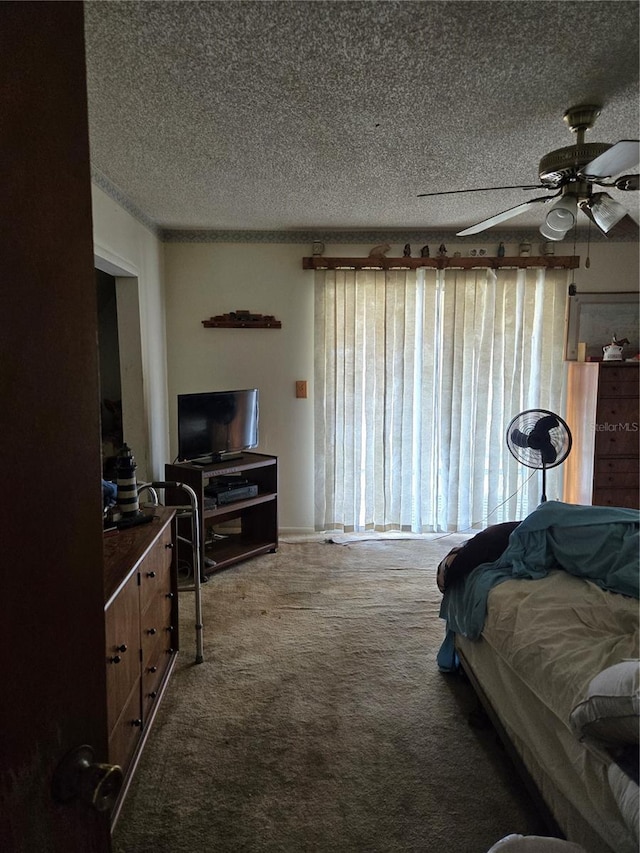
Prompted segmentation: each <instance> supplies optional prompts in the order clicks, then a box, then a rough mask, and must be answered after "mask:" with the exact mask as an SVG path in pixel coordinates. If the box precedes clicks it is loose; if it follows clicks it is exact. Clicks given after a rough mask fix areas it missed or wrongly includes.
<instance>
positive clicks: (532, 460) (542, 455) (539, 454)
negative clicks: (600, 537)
mask: <svg viewBox="0 0 640 853" xmlns="http://www.w3.org/2000/svg"><path fill="white" fill-rule="evenodd" d="M571 444H572V439H571V430H570V429H569V426H568V425H567V423H566V422H565V421H563V420H562V418H561V417H560V416H559V415H555V414H554V413H553V412H548V411H547V410H546V409H527V411H526V412H520V414H519V415H516V416H515V418H513V420H512V421H511V423H510V424H509V426H508V427H507V447H508V448H509V450H510V451H511V454H512V456H514V457H515V458H516V459H517V460H518V462H520V463H521V464H522V465H526V466H527V468H539V469H541V470H542V497H541V499H540V502H541V503H544V502H545V501H546V499H547V494H546V490H547V468H555V467H556V465H560V464H561V463H562V462H564V460H565V459H566V458H567V456H568V455H569V453H570V451H571Z"/></svg>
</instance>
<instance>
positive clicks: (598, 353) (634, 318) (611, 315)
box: [565, 291, 640, 361]
mask: <svg viewBox="0 0 640 853" xmlns="http://www.w3.org/2000/svg"><path fill="white" fill-rule="evenodd" d="M638 297H639V294H638V293H637V292H636V291H624V292H621V293H578V294H576V295H575V296H570V297H569V315H568V323H567V341H566V347H565V359H566V360H567V361H576V360H577V358H578V344H579V343H584V344H585V345H586V358H587V360H588V359H592V360H595V359H600V358H602V356H603V349H602V348H603V347H605V346H606V345H607V344H610V343H611V339H612V337H613V335H615V336H616V338H617V339H618V340H622V339H623V338H627V339H628V341H629V343H628V344H625V347H624V350H623V357H624V358H633V357H634V356H636V355H638V353H639V352H640V333H639V326H640V324H639V322H638V311H639V308H640V300H639V298H638Z"/></svg>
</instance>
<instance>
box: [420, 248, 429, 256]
mask: <svg viewBox="0 0 640 853" xmlns="http://www.w3.org/2000/svg"><path fill="white" fill-rule="evenodd" d="M420 257H421V258H428V257H429V247H428V246H423V247H422V248H421V249H420Z"/></svg>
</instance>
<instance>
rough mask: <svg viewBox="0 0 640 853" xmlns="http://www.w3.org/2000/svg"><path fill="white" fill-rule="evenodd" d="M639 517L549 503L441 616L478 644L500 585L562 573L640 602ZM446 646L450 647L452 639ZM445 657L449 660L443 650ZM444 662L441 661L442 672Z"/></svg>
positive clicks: (456, 589)
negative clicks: (493, 594)
mask: <svg viewBox="0 0 640 853" xmlns="http://www.w3.org/2000/svg"><path fill="white" fill-rule="evenodd" d="M639 530H640V512H639V511H638V510H635V509H625V508H622V507H596V506H579V505H574V504H565V503H561V502H560V501H547V502H545V503H543V504H540V506H539V507H537V509H535V510H534V511H533V512H532V513H531V514H530V515H529V516H527V518H525V520H524V521H523V522H522V523H521V524H520V525H519V526H518V527H517V528H516V529H515V530H514V531H513V533H512V534H511V536H510V537H509V544H508V546H507V549H506V550H505V551H504V553H503V554H502V556H501V557H500V558H499V559H498V560H496V561H495V562H493V563H483V564H482V565H480V566H477V567H476V568H475V569H474V570H473V571H472V572H471V573H470V574H469V575H468V576H467V578H466V579H465V581H464V583H459V584H457V585H455V586H453V587H452V588H451V589H450V590H447V591H446V592H445V594H444V596H443V599H442V605H441V608H440V616H441V617H442V618H443V619H445V620H446V623H447V629H448V630H449V631H450V632H451V631H454V632H457V633H459V634H463V635H464V636H465V637H469V639H471V640H476V639H478V637H479V636H480V634H481V633H482V629H483V627H484V619H485V614H486V610H487V598H488V596H489V592H490V590H491V589H492V588H493V587H494V586H496V584H499V583H502V582H503V581H506V580H511V579H512V578H529V579H536V578H542V577H545V576H546V575H547V574H548V573H549V572H550V571H551V570H553V569H564V571H566V572H569V573H570V574H572V575H576V576H577V577H581V578H585V579H586V580H590V581H593V583H595V584H597V585H598V586H600V587H602V588H603V589H607V590H610V591H611V592H617V593H620V594H621V595H629V596H633V597H634V598H639V597H640V595H639V586H640V583H639V581H640V570H639V562H638V561H639V553H640V535H639ZM445 645H449V646H451V648H452V644H451V638H449V639H448V643H447V641H445ZM441 654H442V655H446V654H448V652H446V651H445V649H444V646H443V649H441ZM443 663H444V661H441V660H440V655H439V656H438V664H439V665H440V668H441V669H446V668H448V667H447V666H443V665H442V664H443Z"/></svg>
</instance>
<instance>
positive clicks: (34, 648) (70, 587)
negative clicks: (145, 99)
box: [0, 2, 110, 853]
mask: <svg viewBox="0 0 640 853" xmlns="http://www.w3.org/2000/svg"><path fill="white" fill-rule="evenodd" d="M0 223H1V226H0V292H1V294H2V299H1V303H0V305H1V308H0V317H1V320H0V323H1V326H0V420H1V424H2V427H1V430H0V437H1V438H0V447H1V448H2V450H1V464H0V471H1V472H2V477H1V481H0V495H1V504H0V505H1V508H2V512H1V514H0V517H1V519H2V529H3V532H4V535H3V537H2V549H1V552H0V554H1V556H0V566H1V568H0V584H1V602H2V603H1V608H2V643H1V647H2V652H1V654H0V660H1V666H0V690H1V695H2V699H1V700H0V708H1V710H0V849H2V850H3V851H6V853H49V852H50V851H51V853H93V851H95V853H107V851H109V849H110V840H109V821H108V815H107V814H105V813H104V812H102V813H101V812H99V811H97V810H96V809H95V808H94V807H92V806H91V805H88V804H87V803H86V802H84V801H82V800H80V799H69V797H70V796H71V794H70V792H72V791H73V785H71V786H70V787H69V788H68V789H67V788H66V787H65V788H63V790H62V791H61V792H59V795H60V793H61V794H62V799H64V800H65V802H64V803H60V802H56V801H55V800H54V798H53V796H52V793H51V789H52V779H53V775H54V771H55V768H56V766H57V765H58V763H59V762H60V761H61V759H62V758H63V756H64V755H65V754H66V753H67V752H69V751H70V750H72V749H74V748H75V747H78V746H82V745H88V746H89V747H91V750H92V752H91V753H90V754H91V755H92V756H94V757H95V761H98V762H105V761H106V759H107V742H106V741H107V738H106V732H107V723H106V699H105V690H106V688H105V675H104V645H103V644H104V619H103V591H102V587H103V581H102V532H101V530H102V526H101V525H102V518H101V513H102V505H101V504H102V501H101V485H100V429H99V408H98V399H99V397H98V370H97V344H96V334H97V331H96V289H95V275H94V270H93V247H92V222H91V186H90V170H89V146H88V130H87V106H86V81H85V64H84V35H83V9H82V4H81V3H66V2H61V3H56V2H53V3H48V2H39V3H23V2H18V3H12V2H5V3H0ZM84 755H85V763H87V759H86V755H87V753H86V751H85V753H84ZM88 763H89V764H91V763H92V762H88ZM71 775H72V778H73V777H74V773H72V774H71ZM67 800H68V801H67Z"/></svg>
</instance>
